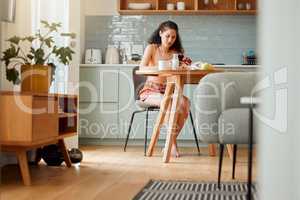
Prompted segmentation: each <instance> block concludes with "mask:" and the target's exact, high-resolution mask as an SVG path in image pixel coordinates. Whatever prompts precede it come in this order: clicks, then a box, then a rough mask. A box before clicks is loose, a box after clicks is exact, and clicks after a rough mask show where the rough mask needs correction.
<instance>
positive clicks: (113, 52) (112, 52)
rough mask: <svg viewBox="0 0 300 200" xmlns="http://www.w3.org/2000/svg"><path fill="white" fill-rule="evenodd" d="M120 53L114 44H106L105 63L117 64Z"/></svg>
mask: <svg viewBox="0 0 300 200" xmlns="http://www.w3.org/2000/svg"><path fill="white" fill-rule="evenodd" d="M119 63H120V54H119V50H118V48H116V47H114V46H110V45H109V46H108V47H107V50H106V56H105V64H119Z"/></svg>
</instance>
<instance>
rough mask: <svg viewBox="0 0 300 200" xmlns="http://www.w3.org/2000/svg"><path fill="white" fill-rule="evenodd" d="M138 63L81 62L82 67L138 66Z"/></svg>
mask: <svg viewBox="0 0 300 200" xmlns="http://www.w3.org/2000/svg"><path fill="white" fill-rule="evenodd" d="M136 66H139V65H138V64H80V67H136Z"/></svg>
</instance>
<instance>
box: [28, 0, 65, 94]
mask: <svg viewBox="0 0 300 200" xmlns="http://www.w3.org/2000/svg"><path fill="white" fill-rule="evenodd" d="M32 6H33V8H32V10H33V13H32V33H36V32H37V30H41V32H43V29H41V28H42V27H41V23H40V21H41V20H45V21H48V22H50V23H51V22H55V23H57V22H60V23H61V24H62V27H61V28H60V32H69V0H50V1H48V0H32ZM56 36H57V35H53V37H54V41H55V43H57V44H59V45H60V46H64V45H68V44H69V39H68V38H67V37H63V38H61V37H60V38H58V37H56ZM52 61H53V62H54V63H55V64H56V66H57V68H56V71H55V78H54V81H53V82H52V85H51V87H50V92H51V93H67V88H68V66H65V65H62V64H60V63H58V62H57V61H56V60H54V59H53V60H52Z"/></svg>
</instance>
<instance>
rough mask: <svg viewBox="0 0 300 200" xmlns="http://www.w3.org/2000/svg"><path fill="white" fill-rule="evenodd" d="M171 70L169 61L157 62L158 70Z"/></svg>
mask: <svg viewBox="0 0 300 200" xmlns="http://www.w3.org/2000/svg"><path fill="white" fill-rule="evenodd" d="M169 69H171V61H170V60H159V61H158V70H169Z"/></svg>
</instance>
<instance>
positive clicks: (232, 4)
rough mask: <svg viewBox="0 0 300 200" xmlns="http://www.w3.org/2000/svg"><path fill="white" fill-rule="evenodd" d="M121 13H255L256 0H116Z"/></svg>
mask: <svg viewBox="0 0 300 200" xmlns="http://www.w3.org/2000/svg"><path fill="white" fill-rule="evenodd" d="M118 3H119V5H118V6H119V13H120V14H121V15H153V14H161V15H164V14H171V15H255V14H256V4H257V3H256V0H118Z"/></svg>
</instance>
